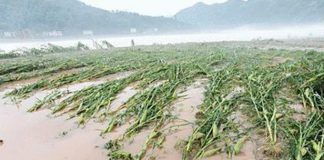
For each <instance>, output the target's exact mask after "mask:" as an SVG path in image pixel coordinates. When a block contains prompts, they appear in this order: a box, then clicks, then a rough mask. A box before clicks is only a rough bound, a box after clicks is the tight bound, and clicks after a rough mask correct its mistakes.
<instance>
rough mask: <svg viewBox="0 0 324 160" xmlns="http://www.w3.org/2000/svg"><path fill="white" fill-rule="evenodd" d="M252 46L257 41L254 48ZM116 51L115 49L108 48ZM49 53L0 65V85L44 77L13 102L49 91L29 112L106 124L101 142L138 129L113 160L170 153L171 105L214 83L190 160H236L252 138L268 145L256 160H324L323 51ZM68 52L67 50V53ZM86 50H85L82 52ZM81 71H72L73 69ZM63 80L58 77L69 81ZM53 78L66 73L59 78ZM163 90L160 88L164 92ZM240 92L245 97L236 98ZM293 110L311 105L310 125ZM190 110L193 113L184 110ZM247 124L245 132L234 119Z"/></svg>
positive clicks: (188, 48)
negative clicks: (195, 86) (133, 147)
mask: <svg viewBox="0 0 324 160" xmlns="http://www.w3.org/2000/svg"><path fill="white" fill-rule="evenodd" d="M251 43H253V42H251ZM105 45H107V46H110V45H109V44H105ZM84 47H85V46H83V45H82V44H79V48H83V49H79V50H83V51H68V52H64V53H60V52H61V50H60V48H53V50H54V51H51V52H50V53H51V54H45V53H41V54H32V55H26V56H23V57H21V56H19V57H14V58H12V57H10V56H9V57H7V59H6V60H5V61H4V60H0V85H3V86H6V85H10V83H11V82H17V83H19V80H23V79H26V80H28V79H31V78H38V79H39V80H38V81H35V82H32V83H30V84H28V85H25V86H23V87H21V88H17V89H15V90H13V91H12V92H10V93H8V94H7V95H8V96H12V97H16V98H18V99H23V98H27V97H29V96H33V93H35V92H38V91H41V90H52V92H51V94H49V95H48V96H46V97H45V98H44V99H40V100H39V101H37V103H36V104H35V105H34V106H33V107H32V108H30V109H29V111H30V112H35V111H38V110H41V109H44V108H47V109H50V110H52V112H53V114H68V115H70V117H71V118H76V119H77V120H78V123H79V124H82V125H87V122H88V121H89V120H91V119H100V120H101V122H103V123H106V124H107V126H106V128H103V129H102V135H107V136H109V134H110V133H111V132H114V131H115V130H116V129H118V128H119V127H121V126H123V125H126V124H128V123H131V124H130V125H129V126H127V128H126V130H125V131H124V132H123V133H122V134H121V135H120V136H119V138H117V139H111V140H110V141H109V142H108V143H107V145H106V148H107V150H108V152H109V157H110V158H111V159H148V158H154V157H150V155H148V154H147V151H148V150H150V149H152V148H154V147H164V141H165V138H166V135H165V132H163V127H164V126H166V125H167V124H168V123H170V120H171V119H173V118H176V115H173V114H172V110H171V107H170V106H171V105H172V104H173V103H174V102H175V101H176V100H178V99H179V98H181V97H179V95H178V93H179V90H181V88H185V87H186V86H189V85H191V84H192V83H193V82H194V81H195V79H197V78H204V79H208V83H209V84H208V85H207V87H206V92H205V97H204V101H203V104H202V105H201V106H194V107H197V109H198V110H199V111H198V113H197V114H196V121H195V123H194V124H192V123H191V125H193V126H194V128H193V132H192V133H191V134H190V136H189V137H183V141H181V144H182V145H180V150H179V154H181V155H182V159H184V160H191V159H204V158H206V157H213V156H217V155H219V154H225V155H227V157H228V158H229V159H230V158H234V157H236V156H239V155H240V153H241V152H242V150H244V147H245V144H246V143H247V141H250V140H251V135H253V134H255V135H257V137H259V140H260V141H263V142H264V143H263V144H259V145H258V146H256V147H257V148H258V149H259V150H257V151H255V152H259V153H258V154H260V155H262V157H261V158H260V159H262V158H268V159H296V160H301V159H314V160H321V159H323V154H324V148H323V147H324V136H323V134H324V126H323V124H324V119H323V109H324V87H323V83H324V74H323V73H324V63H322V62H323V60H324V55H323V54H322V53H319V52H315V51H312V52H306V51H288V50H277V49H269V50H266V49H258V48H256V47H246V46H244V45H240V44H239V43H238V44H235V43H234V42H233V43H202V44H179V45H165V46H159V45H153V46H146V47H138V48H112V46H110V47H111V48H110V49H109V50H95V51H87V49H86V48H84ZM61 49H62V48H61ZM84 50H86V51H84ZM78 68H79V69H80V70H76V72H68V71H69V70H71V69H78ZM63 71H64V72H65V73H64V74H59V73H61V72H63ZM125 71H132V73H131V74H130V75H128V76H126V77H123V78H121V79H111V80H105V79H103V77H106V76H109V75H113V74H115V73H120V72H125ZM53 73H58V76H57V75H54V76H53ZM98 79H100V80H101V81H102V83H100V84H96V85H92V86H89V87H86V88H82V89H80V90H78V91H74V92H66V91H62V90H61V89H62V87H64V86H69V85H70V84H76V83H80V82H87V81H96V80H98ZM159 82H160V83H161V84H160V85H154V84H156V83H159ZM129 86H132V87H134V88H136V89H137V90H138V92H137V93H136V94H135V95H134V96H132V97H131V98H130V99H128V100H127V101H126V102H125V103H124V104H123V105H121V106H118V108H117V109H115V110H112V109H111V104H112V102H113V101H114V100H116V98H117V97H118V95H119V94H120V93H121V92H122V91H123V90H124V89H125V88H126V87H129ZM236 87H240V88H242V89H243V90H244V92H240V93H235V92H234V90H235V88H236ZM290 104H301V105H302V106H303V110H304V111H303V113H300V114H303V115H304V116H305V118H304V119H302V120H296V119H294V116H293V114H294V113H295V112H294V109H292V108H291V107H290ZM185 107H191V106H185ZM236 113H242V114H244V115H245V116H246V117H247V118H246V119H242V121H243V123H246V124H247V123H249V124H251V125H250V126H249V127H248V128H242V126H241V125H242V124H240V123H238V122H237V121H235V118H238V117H234V119H233V115H234V116H235V115H236ZM146 130H149V135H148V136H147V137H146V140H145V142H143V145H142V146H140V148H141V150H140V152H138V153H136V154H134V155H132V154H130V153H128V152H127V151H125V150H124V146H123V145H124V143H125V142H126V141H128V140H130V139H132V138H133V137H135V136H137V135H141V134H142V132H143V131H146Z"/></svg>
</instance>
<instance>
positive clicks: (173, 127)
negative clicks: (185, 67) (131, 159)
mask: <svg viewBox="0 0 324 160" xmlns="http://www.w3.org/2000/svg"><path fill="white" fill-rule="evenodd" d="M204 92H205V88H204V85H203V84H202V82H196V83H194V84H193V85H191V86H189V87H187V88H186V90H185V91H184V92H182V93H180V94H179V96H182V97H181V98H180V99H178V100H177V101H176V102H175V103H174V104H173V105H172V106H171V107H172V108H173V110H172V111H171V113H172V114H173V115H176V116H177V118H178V119H174V120H171V122H170V123H169V124H167V125H166V126H165V127H163V128H162V130H163V133H164V134H165V135H166V137H165V141H164V143H163V147H162V148H155V149H150V150H149V151H148V152H147V155H146V157H147V158H146V159H149V158H155V159H159V160H160V159H161V160H163V159H165V160H169V159H182V153H181V151H179V150H177V149H176V146H177V144H178V143H179V142H181V141H182V140H187V139H188V137H189V136H190V135H191V134H192V132H193V130H194V123H195V120H196V118H195V115H196V113H197V112H198V111H199V110H198V106H200V105H201V104H202V103H203V99H204ZM188 123H189V124H188Z"/></svg>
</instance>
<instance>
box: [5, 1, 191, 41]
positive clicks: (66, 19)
mask: <svg viewBox="0 0 324 160" xmlns="http://www.w3.org/2000/svg"><path fill="white" fill-rule="evenodd" d="M0 19H1V21H0V31H20V30H30V31H33V32H44V31H53V30H59V31H63V32H64V33H66V34H70V35H75V34H79V33H81V32H82V31H83V30H93V31H94V32H95V33H97V34H119V33H129V31H130V28H136V29H137V31H138V32H144V31H147V30H152V29H153V30H154V29H155V28H157V29H158V30H159V31H161V32H169V31H174V30H178V29H180V28H181V29H183V28H184V27H186V26H187V25H185V24H183V23H180V22H177V21H176V20H174V19H173V18H165V17H150V16H142V15H139V14H135V13H128V12H111V11H106V10H102V9H98V8H94V7H91V6H87V5H86V4H84V3H82V2H80V1H78V0H0ZM155 30H156V29H155Z"/></svg>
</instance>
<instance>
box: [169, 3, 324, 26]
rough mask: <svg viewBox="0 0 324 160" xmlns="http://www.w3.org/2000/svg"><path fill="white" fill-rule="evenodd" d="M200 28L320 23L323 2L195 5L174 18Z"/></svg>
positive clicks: (323, 9)
mask: <svg viewBox="0 0 324 160" xmlns="http://www.w3.org/2000/svg"><path fill="white" fill-rule="evenodd" d="M175 17H176V19H177V20H179V21H182V22H185V23H189V24H192V25H198V26H200V27H201V28H215V27H220V28H222V27H239V26H242V25H264V26H268V25H298V24H313V23H320V22H324V1H323V0H248V1H242V0H229V1H227V2H225V3H221V4H219V3H217V4H212V5H207V4H204V3H197V4H196V5H194V6H192V7H189V8H186V9H184V10H182V11H180V12H178V13H177V14H176V15H175Z"/></svg>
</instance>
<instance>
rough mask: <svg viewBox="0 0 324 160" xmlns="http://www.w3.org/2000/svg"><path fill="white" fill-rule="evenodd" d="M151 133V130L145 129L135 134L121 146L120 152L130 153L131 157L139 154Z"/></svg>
mask: <svg viewBox="0 0 324 160" xmlns="http://www.w3.org/2000/svg"><path fill="white" fill-rule="evenodd" d="M151 132H152V129H145V130H143V131H141V132H140V133H138V134H136V135H135V136H134V137H132V138H130V139H127V140H126V142H124V144H123V149H122V150H123V151H126V152H128V153H130V154H131V155H132V156H135V155H137V154H139V153H140V152H141V150H142V147H143V145H144V144H145V142H146V139H147V138H148V136H149V135H150V133H151Z"/></svg>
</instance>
